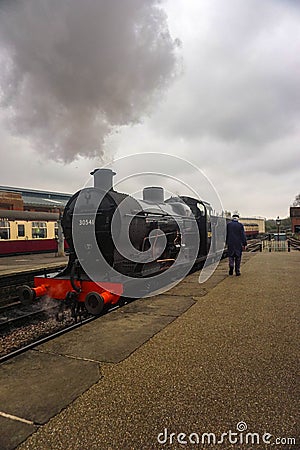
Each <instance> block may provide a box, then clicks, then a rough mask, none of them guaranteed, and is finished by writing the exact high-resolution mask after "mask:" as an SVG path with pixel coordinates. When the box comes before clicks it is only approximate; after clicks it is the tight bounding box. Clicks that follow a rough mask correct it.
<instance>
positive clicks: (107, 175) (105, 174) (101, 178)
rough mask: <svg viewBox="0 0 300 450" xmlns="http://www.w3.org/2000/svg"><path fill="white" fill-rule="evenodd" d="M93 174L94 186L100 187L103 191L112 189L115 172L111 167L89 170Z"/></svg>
mask: <svg viewBox="0 0 300 450" xmlns="http://www.w3.org/2000/svg"><path fill="white" fill-rule="evenodd" d="M91 175H94V187H95V188H99V189H102V190H103V191H106V192H107V191H110V190H111V189H113V176H114V175H116V173H115V172H114V171H113V170H111V169H95V170H93V172H91Z"/></svg>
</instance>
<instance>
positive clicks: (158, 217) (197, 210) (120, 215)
mask: <svg viewBox="0 0 300 450" xmlns="http://www.w3.org/2000/svg"><path fill="white" fill-rule="evenodd" d="M91 174H92V175H93V176H94V187H91V188H84V189H82V190H80V191H79V192H77V193H76V194H74V195H73V197H71V199H70V200H69V202H68V203H67V205H66V207H65V210H64V214H63V218H62V227H63V231H64V235H65V238H66V240H67V243H68V246H69V261H68V264H67V266H66V268H65V269H64V270H63V271H62V272H60V273H58V274H56V275H54V276H48V277H41V276H39V277H35V279H34V285H35V287H34V288H30V287H28V286H22V287H21V288H20V291H19V295H20V299H21V301H22V302H23V303H30V302H32V301H34V299H35V298H37V297H42V296H45V295H48V296H50V297H51V298H54V299H57V300H62V301H64V303H65V304H69V305H72V307H73V308H75V309H76V311H77V312H78V311H79V312H80V310H83V309H87V310H88V312H90V313H91V314H94V315H98V314H100V313H101V312H102V310H103V308H104V307H107V306H108V305H114V304H116V303H117V302H118V301H119V300H120V297H121V298H124V297H134V298H137V297H142V296H149V295H154V293H155V292H159V291H161V290H162V289H166V287H167V286H171V285H172V283H176V282H177V280H178V279H180V278H182V277H183V276H185V275H186V274H187V273H188V272H189V271H190V270H191V269H192V267H195V265H199V264H201V263H203V262H204V261H205V260H206V259H207V257H208V255H209V256H210V258H211V259H213V258H215V257H216V256H218V255H219V254H220V253H222V252H223V247H224V244H223V242H222V238H221V240H220V242H218V239H217V237H216V236H217V234H218V233H216V232H215V231H216V229H217V227H218V223H219V221H220V220H221V218H220V217H216V216H213V215H212V208H211V206H210V205H209V204H208V203H206V202H204V201H201V200H199V199H195V198H191V197H184V196H181V197H170V198H168V199H166V200H165V199H164V190H163V188H161V187H146V188H145V189H144V190H143V199H142V200H137V199H135V198H133V197H132V196H130V195H127V194H123V193H120V192H117V191H116V190H114V188H113V176H114V175H115V173H114V172H113V171H112V170H110V169H96V170H94V171H93V172H92V173H91Z"/></svg>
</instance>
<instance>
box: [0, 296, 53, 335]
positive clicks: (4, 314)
mask: <svg viewBox="0 0 300 450" xmlns="http://www.w3.org/2000/svg"><path fill="white" fill-rule="evenodd" d="M57 310H58V305H54V304H53V305H50V306H46V307H45V305H44V304H43V302H37V303H35V304H33V305H28V306H24V305H22V304H21V302H17V301H16V302H14V303H11V304H9V305H6V306H2V307H1V309H0V331H1V332H3V331H4V330H6V329H8V328H11V327H19V326H22V325H24V324H26V323H28V322H31V321H32V320H36V319H41V318H44V317H45V316H47V315H53V314H55V313H56V311H57Z"/></svg>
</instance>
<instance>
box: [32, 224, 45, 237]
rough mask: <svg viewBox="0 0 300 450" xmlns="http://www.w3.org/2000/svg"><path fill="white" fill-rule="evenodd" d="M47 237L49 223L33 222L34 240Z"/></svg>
mask: <svg viewBox="0 0 300 450" xmlns="http://www.w3.org/2000/svg"><path fill="white" fill-rule="evenodd" d="M46 237H47V223H46V222H32V238H33V239H38V238H46Z"/></svg>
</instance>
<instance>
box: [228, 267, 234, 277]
mask: <svg viewBox="0 0 300 450" xmlns="http://www.w3.org/2000/svg"><path fill="white" fill-rule="evenodd" d="M229 275H233V267H229Z"/></svg>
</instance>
